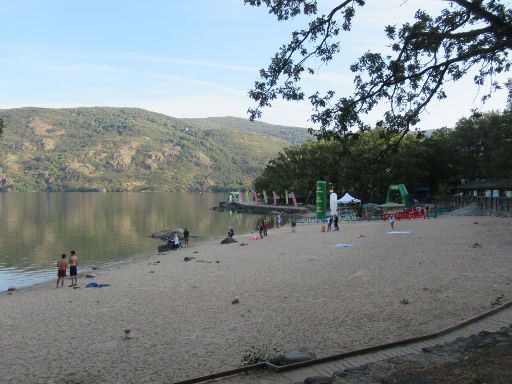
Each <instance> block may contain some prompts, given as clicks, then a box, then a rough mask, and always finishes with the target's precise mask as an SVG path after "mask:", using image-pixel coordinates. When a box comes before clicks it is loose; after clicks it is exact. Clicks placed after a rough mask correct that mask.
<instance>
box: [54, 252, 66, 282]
mask: <svg viewBox="0 0 512 384" xmlns="http://www.w3.org/2000/svg"><path fill="white" fill-rule="evenodd" d="M67 268H68V261H67V260H66V254H65V253H63V254H62V257H61V259H60V260H59V261H57V286H56V287H55V288H59V282H60V287H61V288H62V287H64V278H65V277H66V269H67Z"/></svg>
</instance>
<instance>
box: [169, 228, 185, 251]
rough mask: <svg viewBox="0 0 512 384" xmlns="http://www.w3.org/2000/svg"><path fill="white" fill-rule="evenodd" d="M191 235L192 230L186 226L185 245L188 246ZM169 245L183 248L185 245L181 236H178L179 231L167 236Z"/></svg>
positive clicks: (174, 247)
mask: <svg viewBox="0 0 512 384" xmlns="http://www.w3.org/2000/svg"><path fill="white" fill-rule="evenodd" d="M189 236H190V232H189V230H188V228H185V229H184V230H183V242H184V243H185V246H188V238H189ZM167 245H171V246H172V248H173V249H178V248H183V245H182V244H181V241H180V237H179V236H178V233H177V232H174V236H173V235H169V236H168V237H167Z"/></svg>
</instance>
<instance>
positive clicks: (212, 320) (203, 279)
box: [0, 217, 512, 383]
mask: <svg viewBox="0 0 512 384" xmlns="http://www.w3.org/2000/svg"><path fill="white" fill-rule="evenodd" d="M475 220H478V222H479V225H474V224H473V222H474V221H475ZM341 224H342V226H341V228H342V230H341V231H340V232H329V233H322V232H320V226H321V224H299V225H298V227H297V233H291V231H290V226H289V225H287V226H285V227H283V228H281V229H270V230H269V236H268V238H265V239H263V240H251V237H252V236H254V234H255V233H254V232H251V233H245V234H239V235H235V239H236V240H237V241H238V242H237V243H234V244H227V245H221V244H220V238H219V239H215V240H208V241H205V242H199V243H194V245H192V246H189V247H187V248H183V250H179V253H177V252H178V251H169V252H167V253H165V254H161V255H158V254H157V253H156V252H155V253H154V254H151V255H150V254H147V255H143V256H141V257H138V258H131V259H130V261H128V262H123V263H122V265H119V266H117V267H115V268H110V270H108V269H107V270H103V269H102V270H96V271H95V272H98V273H97V277H98V278H97V279H94V281H96V282H98V283H108V284H111V286H110V287H106V288H101V289H85V288H84V285H85V284H84V282H86V280H85V279H83V278H82V279H79V281H78V284H79V286H81V287H82V288H80V289H76V290H74V289H63V290H60V289H58V290H57V289H55V288H54V286H50V284H52V282H51V281H50V282H48V283H44V285H43V284H40V285H38V286H32V287H27V288H24V289H20V290H17V291H14V292H13V293H12V294H11V295H7V294H4V295H0V310H1V311H2V314H3V319H4V324H5V331H4V335H5V337H4V338H3V339H2V340H0V348H3V349H4V350H8V351H10V352H9V354H8V356H7V357H6V359H5V367H10V368H11V370H10V371H7V370H6V369H5V368H0V377H2V378H3V379H6V381H7V382H9V379H12V382H16V380H17V381H20V380H22V378H26V379H25V380H24V381H25V382H29V383H39V382H47V381H52V380H53V381H56V380H57V381H58V380H62V377H64V376H60V375H63V374H64V373H62V372H63V371H66V370H67V369H71V370H72V371H74V372H75V376H74V379H76V381H77V382H90V381H96V382H100V383H102V382H105V383H107V382H108V383H110V382H113V383H125V382H128V383H151V382H156V383H164V382H173V381H177V380H184V379H187V378H190V377H196V376H202V375H205V374H209V373H213V372H217V371H221V370H225V369H229V368H234V367H236V366H237V365H238V364H239V363H240V358H241V356H242V354H243V353H244V351H246V350H247V349H249V347H251V346H265V345H266V346H271V347H276V348H278V349H279V350H282V351H284V350H292V349H296V348H297V347H301V346H305V347H310V348H313V349H314V350H315V351H316V353H317V356H318V357H322V356H326V355H330V354H334V353H339V352H343V351H349V350H353V349H359V348H362V347H365V346H371V345H375V344H381V343H385V342H391V341H393V340H399V339H403V338H408V337H411V336H419V335H422V334H425V333H431V332H432V331H433V330H436V329H441V328H445V327H446V326H449V325H452V324H453V323H456V322H459V321H460V320H462V319H463V318H467V317H471V316H473V315H476V314H478V313H480V312H483V311H485V310H487V309H490V308H492V303H493V302H494V301H496V300H497V298H498V297H500V296H502V299H503V300H504V301H506V300H510V298H512V277H511V276H512V266H511V265H510V263H509V262H508V259H509V254H510V251H511V249H512V242H511V241H510V233H511V230H512V221H510V220H507V219H502V218H493V217H478V218H475V217H441V218H438V219H432V220H416V221H413V220H411V221H400V222H397V223H396V224H395V230H397V231H403V232H409V233H407V234H405V233H404V234H388V232H389V224H388V223H385V222H357V223H350V224H348V223H341ZM363 235H364V236H363ZM242 243H245V244H246V245H245V246H241V245H242ZM477 243H478V244H479V246H475V247H473V246H474V245H475V244H477ZM339 244H350V245H351V246H350V247H338V245H339ZM175 252H176V253H175ZM176 256H178V257H176ZM186 256H188V257H195V259H192V260H190V261H187V262H186V261H184V258H185V257H186ZM217 260H218V261H219V262H218V263H217V262H216V261H217ZM156 261H160V263H155V262H156ZM91 280H93V279H91ZM67 282H68V281H66V283H67ZM87 282H88V281H87ZM53 283H54V282H53ZM66 285H67V284H66ZM50 287H51V288H50ZM66 288H67V287H66ZM235 298H238V299H239V303H238V304H232V302H233V300H234V299H235ZM401 298H406V299H407V300H408V304H407V305H403V304H401V303H400V301H401ZM58 324H66V325H68V324H72V325H73V326H72V327H69V326H65V327H64V328H58V327H57V325H58ZM125 329H129V330H130V331H131V332H130V333H131V334H132V335H133V338H131V339H126V338H125V334H124V330H125ZM27 334H29V335H31V337H30V338H26V337H25V335H27ZM57 335H58V336H57ZM77 346H79V347H78V349H76V348H77ZM75 350H76V352H77V353H74V352H73V351H75ZM89 351H94V353H93V354H91V353H89ZM28 362H30V364H28ZM25 375H26V376H25ZM22 381H23V380H22Z"/></svg>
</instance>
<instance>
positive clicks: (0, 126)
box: [0, 119, 4, 136]
mask: <svg viewBox="0 0 512 384" xmlns="http://www.w3.org/2000/svg"><path fill="white" fill-rule="evenodd" d="M3 132H4V121H3V120H2V119H0V136H2V133H3Z"/></svg>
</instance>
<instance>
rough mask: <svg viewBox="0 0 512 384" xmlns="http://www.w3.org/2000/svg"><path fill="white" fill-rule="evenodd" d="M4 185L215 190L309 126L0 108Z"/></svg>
mask: <svg viewBox="0 0 512 384" xmlns="http://www.w3.org/2000/svg"><path fill="white" fill-rule="evenodd" d="M0 119H3V120H4V122H5V129H4V134H3V136H2V137H0V190H4V191H6V190H11V191H12V190H16V191H218V190H228V189H238V188H240V187H242V186H244V187H249V186H250V185H251V184H252V181H253V178H254V177H255V176H257V175H258V174H259V172H260V171H261V170H262V169H263V167H264V166H265V165H266V164H267V162H268V161H269V160H270V159H272V158H274V157H275V155H276V154H277V153H278V152H279V151H280V150H282V149H283V148H284V147H286V146H289V145H291V144H297V143H303V142H304V141H306V140H307V139H308V138H309V135H308V134H307V131H306V129H303V128H295V127H284V126H277V125H271V124H266V123H261V122H250V121H248V120H245V119H240V118H234V117H215V118H206V119H176V118H173V117H169V116H166V115H163V114H159V113H154V112H149V111H146V110H143V109H137V108H108V107H95V108H70V109H44V108H19V109H8V110H0Z"/></svg>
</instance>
